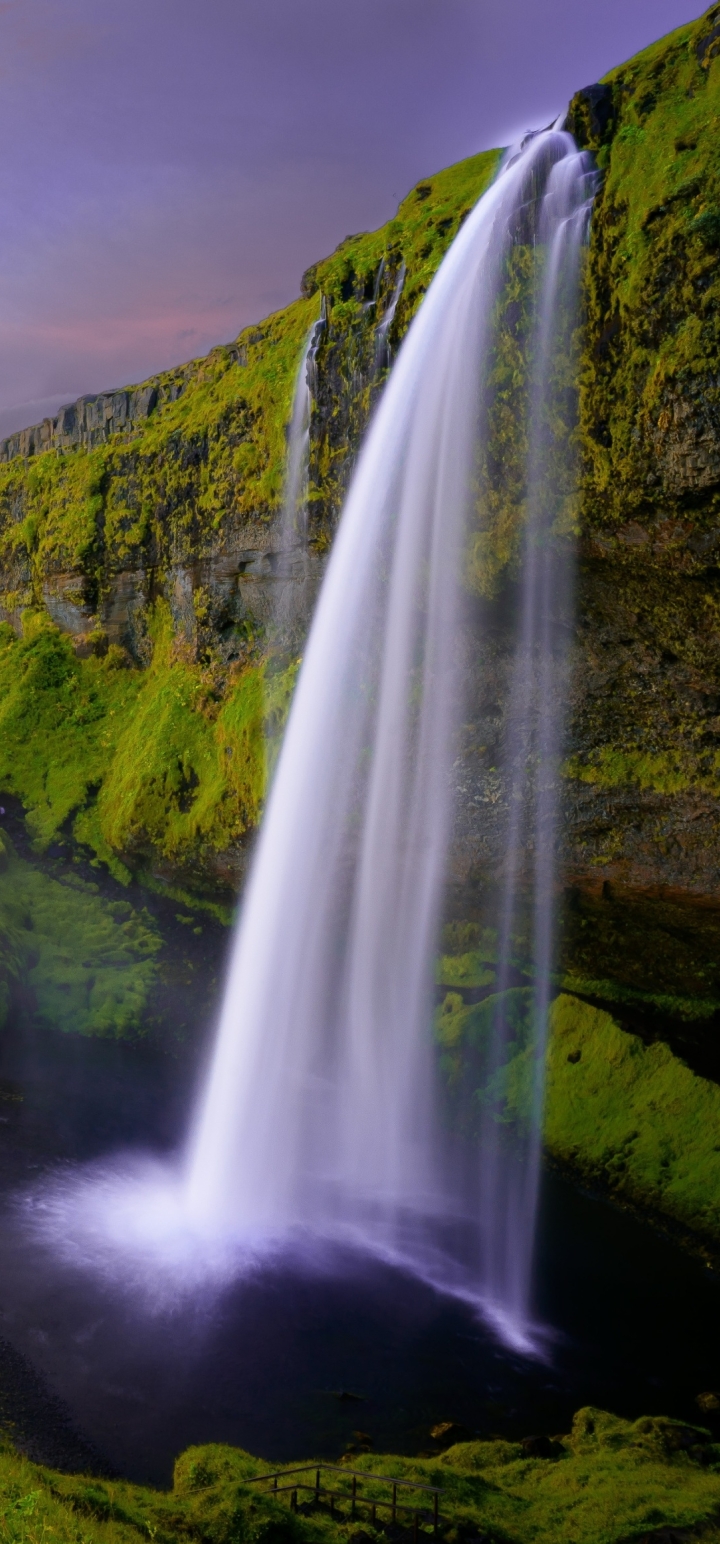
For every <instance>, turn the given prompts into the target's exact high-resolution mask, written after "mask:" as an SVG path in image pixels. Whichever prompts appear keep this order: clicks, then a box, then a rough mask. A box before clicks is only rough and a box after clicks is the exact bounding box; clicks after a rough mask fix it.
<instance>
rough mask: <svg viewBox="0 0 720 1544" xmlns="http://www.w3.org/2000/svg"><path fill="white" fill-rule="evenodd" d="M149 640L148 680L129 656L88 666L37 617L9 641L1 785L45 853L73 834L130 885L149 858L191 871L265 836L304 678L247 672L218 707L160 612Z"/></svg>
mask: <svg viewBox="0 0 720 1544" xmlns="http://www.w3.org/2000/svg"><path fill="white" fill-rule="evenodd" d="M150 635H151V639H152V646H153V652H152V659H151V663H150V666H149V667H148V669H147V670H139V669H133V668H128V667H127V662H126V661H125V660H124V658H123V656H122V655H121V653H120V651H119V650H112V649H111V650H109V651H108V653H107V654H106V655H105V656H104V657H102V658H97V657H90V658H88V659H82V660H81V659H78V658H77V657H76V655H75V652H74V650H73V648H72V645H71V643H70V641H69V639H68V638H67V637H65V636H64V635H63V634H62V633H60V632H59V631H58V629H57V628H56V627H54V626H53V624H52V623H51V622H50V621H49V619H48V618H47V616H45V615H43V614H41V613H40V614H38V613H33V614H31V616H30V617H29V619H28V621H27V622H26V625H25V629H24V636H23V637H22V638H21V639H18V638H16V636H15V634H14V633H13V631H12V629H11V628H10V627H9V626H7V624H3V625H2V627H1V628H0V668H1V669H2V673H3V683H4V692H3V698H2V701H1V702H0V786H2V787H3V788H5V789H6V790H8V791H9V792H11V793H14V794H16V795H17V796H18V797H19V798H21V799H22V801H23V803H24V805H25V807H26V809H27V818H28V825H29V828H30V831H31V833H32V835H33V837H34V839H35V842H36V844H37V846H38V848H39V849H41V850H42V848H44V847H46V846H47V845H48V843H49V842H50V841H52V839H53V838H54V837H56V836H57V835H58V833H60V832H61V831H63V830H64V829H65V828H66V827H68V826H69V828H70V829H71V830H72V832H73V834H74V836H75V838H76V839H77V840H78V841H79V842H80V843H82V844H83V845H84V846H86V847H87V848H90V849H91V850H92V852H93V853H94V854H95V855H96V859H98V860H102V861H103V862H105V863H106V864H107V866H108V867H109V868H110V870H111V872H112V873H113V874H114V875H115V877H116V878H117V879H120V880H122V881H127V880H128V879H129V877H130V871H131V869H134V868H137V867H138V866H140V867H142V864H143V862H144V861H145V859H146V856H147V853H148V851H149V852H151V853H152V852H155V853H158V854H160V855H161V856H163V857H167V858H170V859H175V860H178V861H183V860H190V859H191V858H193V857H194V856H196V855H200V856H202V855H203V854H205V853H207V852H208V851H209V852H214V851H217V850H219V849H225V848H228V847H229V846H231V845H232V844H234V843H237V842H238V841H239V839H240V838H241V837H242V836H243V835H244V833H245V832H246V831H248V830H249V829H250V828H252V827H253V826H254V825H255V824H256V823H257V821H258V819H259V814H260V809H261V806H262V802H263V799H264V794H265V788H266V783H267V776H268V765H269V757H271V756H272V754H273V753H274V747H275V745H276V743H277V740H278V738H279V735H280V732H281V729H282V725H283V723H284V719H285V715H286V712H287V708H288V705H289V701H290V695H291V691H292V686H293V683H294V679H295V675H296V672H297V662H291V663H290V664H289V665H288V666H286V667H285V668H284V669H280V670H275V671H274V672H273V671H272V669H271V666H270V663H269V662H268V661H259V662H258V663H256V664H247V665H243V666H239V667H238V668H237V669H236V670H235V671H234V673H233V674H232V675H231V678H230V679H229V680H228V681H227V683H226V690H225V693H224V694H221V693H220V692H219V690H218V683H217V680H216V678H215V676H214V675H213V672H212V670H210V669H208V668H204V667H203V666H202V665H199V664H194V663H193V662H192V661H188V660H187V658H184V657H183V653H182V650H181V649H179V648H178V647H177V646H176V644H175V641H174V637H173V629H172V622H171V618H170V615H169V611H168V608H167V605H166V604H165V602H163V601H162V599H160V600H158V602H157V604H156V606H155V607H154V609H153V612H152V615H151V618H150Z"/></svg>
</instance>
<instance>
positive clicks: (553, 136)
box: [186, 129, 592, 1324]
mask: <svg viewBox="0 0 720 1544" xmlns="http://www.w3.org/2000/svg"><path fill="white" fill-rule="evenodd" d="M591 196H592V171H591V166H590V161H589V157H588V156H586V155H584V154H579V153H578V152H577V151H576V148H575V145H574V142H573V140H572V138H571V136H570V135H568V134H566V133H563V132H561V131H559V130H557V129H554V130H551V131H547V132H544V133H542V134H538V135H534V136H531V137H529V138H528V140H527V141H526V142H525V143H524V145H523V146H522V147H521V149H520V150H519V152H517V153H515V154H514V155H510V156H508V157H507V158H506V163H505V165H504V167H503V169H502V171H501V174H500V175H499V176H498V178H497V180H496V181H495V183H494V184H493V186H492V187H491V188H490V189H489V191H488V192H487V193H486V194H485V195H484V196H483V198H482V199H481V200H480V201H479V203H478V204H477V206H476V207H475V209H474V210H473V212H472V213H471V215H470V216H469V217H468V219H467V220H466V222H465V224H464V225H463V227H462V229H461V230H460V232H459V234H458V236H457V237H456V239H455V241H454V243H453V245H452V247H451V249H450V251H449V253H448V254H447V256H446V258H445V260H444V262H443V264H442V266H441V268H440V270H439V272H438V274H437V275H436V278H435V279H434V281H433V283H432V285H431V288H430V290H429V292H428V294H427V297H426V299H425V301H424V303H423V305H422V307H421V309H420V311H419V312H418V315H417V316H416V318H415V320H414V322H413V324H412V326H411V328H410V330H409V332H408V335H407V337H406V339H405V341H404V343H403V345H402V348H401V350H400V353H399V355H398V358H397V361H396V363H395V366H394V369H393V372H392V375H391V377H390V380H389V382H388V385H387V388H386V390H385V393H384V396H383V398H382V400H381V402H380V405H379V408H378V410H377V413H376V415H375V418H374V420H373V422H372V425H371V428H370V431H369V433H368V435H367V438H366V441H365V444H364V446H363V449H362V452H361V455H360V458H359V461H358V465H357V469H356V472H355V475H354V479H353V482H352V485H351V488H350V491H349V494H348V497H347V501H346V505H345V509H344V512H343V515H342V520H341V523H340V527H339V530H338V533H337V537H336V541H335V545H334V548H333V552H332V555H331V560H330V564H329V567H328V572H327V575H326V578H325V581H324V585H323V589H322V592H321V595H320V598H319V602H318V606H317V610H316V614H315V618H314V622H313V626H312V630H311V634H310V638H309V640H308V645H307V650H306V655H305V660H304V664H303V667H302V671H301V675H300V679H299V682H298V686H297V690H296V694H295V699H294V702H293V706H292V711H291V715H290V720H289V723H288V727H287V730H286V734H285V740H284V744H283V748H282V752H281V756H280V760H279V764H278V767H277V770H276V773H275V778H274V782H273V786H272V789H271V792H270V796H269V800H268V805H267V810H266V813H265V818H264V821H263V826H262V830H261V832H260V836H259V841H258V845H257V850H256V854H255V858H254V863H253V867H252V871H251V874H250V878H249V881H248V885H247V889H246V893H245V897H244V902H243V908H242V914H241V918H240V921H239V924H238V929H237V934H236V938H235V944H234V951H233V956H232V961H231V965H230V971H229V976H228V981H227V986H226V991H225V999H224V1003H223V1007H222V1014H221V1019H220V1024H219V1028H218V1033H217V1042H216V1046H215V1051H214V1056H213V1060H212V1064H211V1066H210V1069H209V1073H208V1076H207V1081H206V1085H205V1088H204V1090H203V1092H202V1097H201V1099H200V1101H199V1105H198V1109H197V1112H196V1117H195V1120H194V1124H193V1129H192V1133H191V1137H190V1141H189V1145H188V1151H187V1169H186V1202H187V1206H188V1208H189V1213H190V1215H191V1216H194V1217H195V1218H196V1219H197V1221H198V1224H200V1223H202V1226H203V1227H205V1228H207V1227H214V1228H215V1229H217V1230H218V1231H219V1232H220V1233H231V1234H237V1235H247V1236H252V1237H253V1238H254V1239H256V1240H257V1239H262V1238H277V1237H278V1236H279V1235H281V1234H282V1233H283V1232H284V1231H285V1230H287V1229H288V1228H294V1227H297V1226H303V1227H306V1228H310V1229H320V1230H322V1229H326V1228H329V1229H333V1228H337V1227H343V1228H346V1229H352V1230H354V1234H355V1236H356V1237H358V1238H361V1239H363V1240H365V1241H366V1242H367V1243H368V1244H369V1245H370V1246H371V1247H382V1248H388V1249H395V1250H396V1251H397V1252H398V1254H399V1255H400V1256H401V1257H404V1258H412V1256H413V1254H414V1253H415V1254H418V1257H419V1254H421V1253H422V1252H423V1250H424V1249H425V1247H426V1246H425V1244H423V1242H422V1241H423V1239H425V1240H426V1241H427V1240H433V1241H434V1242H433V1246H432V1254H433V1258H434V1260H435V1262H436V1264H435V1266H434V1267H433V1269H434V1270H435V1273H436V1274H437V1270H438V1268H439V1267H438V1266H437V1260H438V1257H439V1256H440V1257H441V1255H442V1249H441V1248H440V1250H439V1249H438V1243H437V1241H438V1238H440V1237H441V1232H440V1233H439V1232H438V1229H439V1228H441V1224H442V1221H443V1219H444V1218H446V1217H447V1216H448V1215H455V1214H456V1213H457V1212H458V1211H459V1210H460V1211H462V1206H459V1205H458V1202H457V1198H454V1197H452V1196H451V1195H450V1194H449V1187H448V1178H447V1176H448V1170H447V1167H446V1165H445V1164H444V1162H443V1158H442V1145H443V1143H442V1134H441V1131H440V1129H439V1123H438V1116H437V1100H436V1096H435V1084H436V1068H435V1057H434V1049H433V1041H432V1034H431V1021H432V961H433V956H434V951H435V949H436V942H437V933H438V925H439V918H440V907H441V899H442V891H443V883H444V876H445V867H446V860H447V849H448V841H449V836H450V829H451V820H452V803H453V796H452V771H453V763H454V759H455V756H456V731H457V726H458V723H459V721H460V716H461V713H462V707H463V704H462V696H461V681H462V668H461V653H462V650H461V644H460V628H461V625H462V624H461V618H462V614H463V605H462V585H461V570H462V559H463V551H464V543H465V541H466V536H467V532H468V529H469V528H470V526H471V522H472V519H473V512H474V504H475V501H476V498H477V469H478V465H479V458H481V456H482V450H483V445H486V443H487V437H488V433H489V429H488V407H487V376H488V370H489V365H490V361H491V356H492V348H493V328H494V319H495V312H496V309H497V306H498V302H499V299H500V297H501V293H502V286H503V279H504V274H505V270H506V263H507V259H508V254H509V252H510V250H511V249H512V246H513V244H514V243H515V242H517V240H518V239H523V240H524V241H525V242H526V243H527V241H528V230H529V229H530V227H532V228H531V231H530V238H529V239H530V242H531V244H539V245H540V247H541V248H542V249H543V252H544V254H545V257H544V262H543V263H542V265H541V267H542V271H543V273H544V279H543V281H542V291H541V299H540V304H539V307H538V310H537V315H538V322H537V346H536V348H535V363H534V367H533V384H532V391H531V398H532V402H531V409H530V417H531V430H530V450H529V458H528V459H529V467H528V496H527V519H526V532H525V538H524V547H525V555H524V560H523V562H522V573H523V579H522V601H521V607H520V627H519V636H518V642H517V650H516V659H515V666H514V685H513V703H512V712H511V719H512V722H513V725H514V728H513V729H512V731H511V734H510V741H511V744H510V760H509V770H510V776H511V780H512V799H511V805H512V810H513V814H512V817H511V820H510V828H509V832H508V858H507V865H506V868H507V880H506V885H505V897H504V902H503V916H502V919H501V935H502V948H501V956H502V957H501V962H500V978H501V984H502V978H503V972H504V973H505V975H507V965H508V962H509V958H510V948H511V935H512V929H513V919H514V913H515V908H516V897H517V890H518V882H519V871H520V850H521V846H522V842H523V833H524V831H525V826H526V824H527V820H528V818H529V817H528V804H529V802H533V807H534V814H533V815H532V817H531V818H532V820H533V821H534V826H533V831H534V833H535V860H534V892H535V905H534V916H535V944H534V956H535V999H536V1002H535V1015H534V1016H535V1031H534V1035H535V1045H534V1049H533V1066H534V1069H535V1070H534V1074H533V1075H534V1079H535V1086H534V1088H533V1095H532V1102H533V1111H532V1117H531V1120H530V1122H529V1127H530V1134H529V1135H527V1136H526V1137H525V1139H524V1143H523V1144H522V1145H523V1150H522V1152H520V1153H518V1152H517V1151H514V1152H513V1153H512V1154H511V1155H510V1157H509V1158H508V1157H507V1156H506V1154H505V1153H504V1151H503V1149H502V1148H501V1145H500V1144H499V1143H498V1142H497V1141H496V1140H493V1134H492V1132H488V1131H487V1130H486V1131H485V1132H484V1133H483V1144H482V1145H483V1147H484V1150H485V1155H484V1158H483V1164H484V1166H485V1167H484V1174H483V1178H482V1181H481V1183H480V1186H479V1191H480V1197H481V1203H480V1204H481V1207H482V1213H481V1216H480V1217H479V1219H476V1231H477V1232H478V1237H479V1240H480V1249H479V1260H478V1263H477V1280H476V1287H477V1292H478V1294H479V1296H481V1297H482V1296H483V1295H484V1296H485V1297H486V1298H487V1300H488V1301H489V1303H490V1305H491V1307H492V1306H493V1305H494V1306H495V1307H496V1308H497V1309H498V1311H499V1312H504V1313H505V1314H506V1316H507V1318H508V1321H513V1322H515V1323H517V1324H521V1323H522V1322H523V1320H524V1319H525V1318H526V1317H527V1314H528V1311H529V1271H530V1259H531V1251H532V1235H533V1218H534V1211H535V1202H536V1195H537V1172H538V1161H539V1116H540V1105H541V1097H542V1086H541V1072H540V1070H539V1069H540V1068H541V1063H542V1054H541V1052H542V1042H543V1033H544V1024H545V1019H546V1010H547V1001H548V992H549V971H550V962H551V954H552V941H553V908H552V904H551V900H550V897H551V893H552V889H553V854H554V848H555V825H556V813H555V794H554V791H553V787H552V784H553V775H552V767H553V764H554V762H555V761H556V759H557V753H558V747H559V738H560V734H561V727H562V726H561V720H560V717H559V715H558V713H557V711H556V710H555V706H554V703H555V697H554V682H553V671H554V669H555V664H556V660H555V654H556V653H557V639H556V637H555V632H556V629H555V624H554V620H553V617H554V599H555V597H554V595H553V586H554V584H555V580H556V573H557V562H556V558H555V555H554V550H555V548H554V543H553V540H552V535H553V531H554V527H555V525H556V524H557V516H558V513H559V511H558V509H557V508H556V504H557V498H558V497H561V495H562V497H566V489H565V488H564V486H563V487H558V489H557V490H555V491H553V487H552V486H550V484H549V483H548V481H547V477H548V469H549V466H550V462H551V460H552V455H551V453H550V451H551V447H550V445H549V441H550V439H551V438H552V432H553V430H552V424H553V413H552V411H551V404H550V402H549V397H548V391H547V389H546V387H547V381H546V375H547V370H548V365H549V361H550V360H551V357H552V358H556V357H557V349H558V341H559V340H558V336H557V328H556V320H557V317H558V311H559V310H562V313H563V318H567V320H563V326H565V328H566V330H567V328H570V329H572V327H573V326H574V325H575V319H574V311H573V307H572V304H571V303H570V295H569V291H570V290H572V289H573V286H574V288H575V291H576V290H577V278H576V275H577V268H578V255H579V248H580V244H581V242H582V239H583V236H584V232H585V229H586V227H587V220H588V213H589V208H590V200H591ZM396 290H397V292H398V293H399V290H398V286H397V285H396ZM561 292H562V293H561ZM560 299H561V300H562V306H560V304H559V302H560ZM393 303H394V304H396V303H397V297H396V295H394V296H393ZM386 319H387V318H386ZM560 342H561V343H562V340H560ZM555 449H557V447H555ZM551 482H552V479H550V483H551ZM561 482H562V479H561ZM556 495H557V497H556ZM531 719H532V720H533V722H535V720H536V725H535V727H531ZM528 734H529V735H530V739H531V741H532V744H531V745H530V746H529V747H528V745H527V744H526V741H527V737H528ZM530 763H532V764H533V765H534V767H535V770H536V773H537V779H536V780H537V796H536V797H535V798H534V801H532V800H531V801H529V800H528V796H527V786H526V785H527V766H528V765H529V764H530ZM506 1038H507V1032H506V1027H505V1025H504V1023H503V1020H502V1014H498V1019H497V1026H496V1040H497V1050H496V1051H495V1052H494V1053H493V1054H494V1055H495V1056H496V1060H497V1062H498V1065H499V1064H500V1061H501V1060H502V1048H503V1044H504V1040H506ZM429 1247H430V1246H429V1245H428V1248H429ZM451 1276H452V1278H453V1280H455V1279H457V1261H456V1262H455V1263H454V1265H453V1266H452V1269H450V1270H449V1276H448V1280H449V1279H450V1277H451Z"/></svg>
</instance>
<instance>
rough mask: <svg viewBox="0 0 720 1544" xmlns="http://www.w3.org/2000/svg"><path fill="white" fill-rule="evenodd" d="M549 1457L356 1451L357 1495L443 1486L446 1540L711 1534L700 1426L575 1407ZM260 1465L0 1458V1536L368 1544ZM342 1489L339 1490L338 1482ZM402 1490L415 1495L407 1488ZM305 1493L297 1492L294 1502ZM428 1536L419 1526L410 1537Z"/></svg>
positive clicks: (224, 1454) (709, 1449) (711, 1483)
mask: <svg viewBox="0 0 720 1544" xmlns="http://www.w3.org/2000/svg"><path fill="white" fill-rule="evenodd" d="M558 1454H559V1456H558V1457H557V1458H556V1459H554V1460H549V1459H538V1458H529V1457H527V1455H526V1454H525V1453H524V1451H523V1448H522V1447H521V1445H520V1444H516V1443H510V1442H501V1441H491V1442H466V1443H461V1444H458V1445H457V1446H455V1447H453V1448H450V1449H449V1450H448V1451H447V1452H446V1453H444V1454H443V1455H442V1456H439V1457H438V1458H437V1459H425V1460H422V1459H409V1458H398V1457H396V1456H393V1455H378V1456H377V1457H376V1456H373V1457H363V1458H362V1459H361V1460H359V1461H358V1464H357V1467H361V1468H362V1469H363V1470H364V1471H366V1472H367V1475H368V1480H367V1482H365V1481H363V1482H362V1491H363V1493H367V1494H368V1495H369V1496H370V1497H373V1496H374V1497H375V1498H377V1499H378V1500H380V1499H387V1487H383V1486H381V1485H379V1484H375V1485H373V1483H372V1475H373V1473H375V1474H378V1475H388V1474H389V1475H391V1476H394V1477H396V1478H402V1479H414V1480H416V1481H418V1482H419V1483H421V1484H425V1485H436V1486H439V1487H440V1488H441V1492H442V1495H441V1502H440V1506H441V1515H442V1516H443V1519H444V1520H445V1527H444V1530H443V1535H442V1536H443V1537H444V1538H445V1539H446V1540H447V1544H456V1541H458V1544H459V1541H460V1540H463V1539H467V1538H470V1537H472V1536H474V1535H475V1534H476V1533H477V1532H479V1531H481V1530H482V1532H483V1536H486V1537H488V1538H490V1539H492V1540H494V1541H497V1544H500V1541H505V1544H619V1541H620V1540H631V1539H634V1538H640V1537H641V1536H642V1535H644V1534H646V1533H647V1531H648V1529H651V1528H652V1529H655V1528H659V1527H661V1526H669V1527H675V1528H693V1527H695V1526H698V1525H701V1524H705V1525H706V1531H704V1532H703V1538H706V1539H708V1540H710V1541H713V1540H717V1539H720V1528H719V1527H718V1526H717V1525H716V1519H717V1517H718V1513H719V1511H720V1472H719V1470H720V1462H719V1461H720V1450H718V1448H716V1447H714V1446H712V1445H711V1444H710V1443H709V1442H708V1440H707V1433H706V1432H704V1431H703V1430H701V1429H698V1428H693V1427H688V1426H683V1425H681V1424H680V1423H679V1422H675V1421H670V1420H665V1419H663V1418H662V1417H653V1418H651V1417H646V1418H643V1419H640V1420H638V1421H635V1422H629V1421H624V1420H621V1419H619V1418H618V1417H615V1416H612V1415H608V1414H607V1413H606V1412H604V1411H601V1410H594V1409H591V1408H587V1409H584V1410H581V1411H579V1412H578V1414H577V1416H576V1417H575V1420H574V1422H573V1428H572V1431H571V1432H570V1434H569V1435H568V1436H567V1437H564V1438H562V1439H560V1443H559V1445H558ZM270 1468H271V1466H270V1465H269V1464H265V1463H263V1462H262V1461H260V1460H257V1459H253V1458H251V1457H250V1455H249V1454H247V1453H244V1452H242V1451H241V1450H240V1449H236V1448H228V1447H222V1446H219V1445H214V1446H209V1447H196V1448H190V1449H189V1450H188V1451H187V1452H186V1453H184V1454H183V1455H182V1457H181V1458H180V1459H179V1460H178V1462H177V1464H176V1466H175V1479H174V1485H173V1489H172V1491H170V1492H161V1491H156V1490H150V1489H148V1488H147V1487H142V1486H138V1485H131V1484H128V1483H125V1482H122V1481H108V1480H104V1479H103V1480H100V1479H92V1478H84V1477H81V1476H73V1475H61V1474H58V1473H55V1472H54V1471H53V1470H50V1469H45V1468H43V1467H41V1466H40V1465H37V1464H33V1463H30V1462H28V1460H26V1459H23V1458H21V1457H19V1456H18V1455H17V1454H16V1453H15V1452H13V1451H12V1449H11V1448H10V1447H7V1446H6V1447H5V1448H4V1449H1V1450H0V1529H1V1530H2V1533H1V1535H0V1536H1V1537H2V1538H3V1540H4V1541H5V1544H41V1540H42V1541H45V1540H46V1539H47V1538H48V1537H51V1538H53V1539H54V1540H56V1541H57V1544H91V1541H92V1544H133V1541H136V1540H138V1539H143V1540H145V1541H147V1539H148V1538H151V1539H154V1538H157V1540H158V1541H159V1544H176V1541H179V1540H189V1541H198V1544H199V1541H203V1544H251V1541H252V1544H301V1541H303V1540H304V1541H307V1544H320V1541H322V1540H327V1541H328V1544H333V1541H335V1544H341V1541H343V1540H348V1541H349V1540H350V1539H352V1538H353V1537H354V1538H355V1539H358V1537H359V1536H360V1534H361V1530H362V1537H364V1538H366V1539H368V1540H372V1539H375V1538H377V1539H378V1541H379V1540H381V1539H382V1538H384V1537H385V1535H384V1534H383V1533H380V1532H376V1531H375V1529H374V1528H372V1527H371V1525H370V1523H369V1520H368V1521H366V1520H365V1518H362V1519H360V1518H358V1520H357V1521H355V1522H352V1521H351V1520H350V1517H349V1506H348V1505H347V1504H346V1506H345V1508H344V1511H345V1513H346V1514H348V1515H347V1516H346V1517H344V1518H343V1519H342V1520H340V1519H339V1518H336V1519H334V1520H333V1519H331V1518H330V1517H329V1515H328V1513H327V1511H321V1512H315V1513H312V1514H311V1515H309V1516H303V1515H302V1514H297V1515H294V1514H292V1513H291V1512H290V1510H289V1508H288V1505H287V1502H284V1503H283V1502H282V1501H279V1500H276V1501H273V1500H272V1498H271V1496H270V1495H268V1494H267V1492H265V1493H263V1490H262V1488H261V1487H259V1486H254V1487H253V1486H251V1485H249V1484H248V1481H249V1480H251V1479H252V1478H253V1477H254V1476H257V1475H261V1474H262V1473H263V1472H265V1473H267V1472H268V1471H269V1470H270ZM346 1488H347V1490H348V1493H349V1484H348V1485H347V1487H346ZM410 1494H412V1493H410ZM300 1499H302V1493H301V1497H300ZM426 1536H427V1537H430V1534H429V1533H427V1534H426V1533H425V1532H423V1533H422V1534H421V1537H426Z"/></svg>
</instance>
